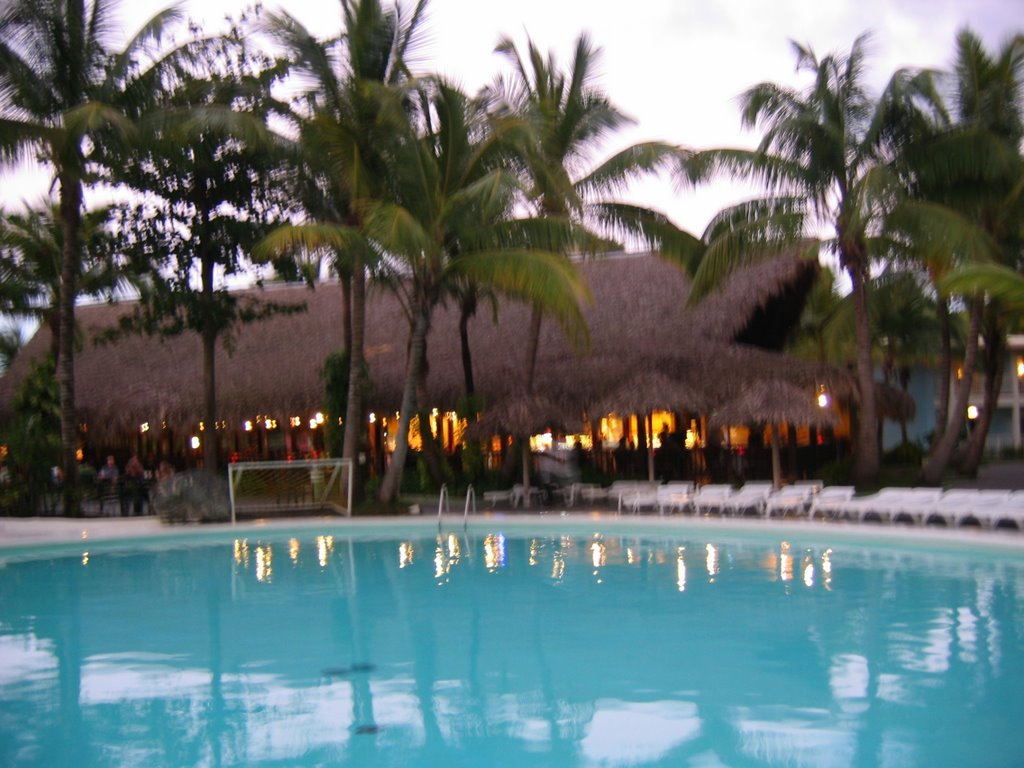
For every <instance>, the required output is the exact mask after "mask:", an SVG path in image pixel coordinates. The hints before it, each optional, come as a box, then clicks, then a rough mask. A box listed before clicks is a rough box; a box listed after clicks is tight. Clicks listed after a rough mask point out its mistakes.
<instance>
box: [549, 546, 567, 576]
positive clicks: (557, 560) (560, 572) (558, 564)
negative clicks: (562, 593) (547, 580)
mask: <svg viewBox="0 0 1024 768" xmlns="http://www.w3.org/2000/svg"><path fill="white" fill-rule="evenodd" d="M551 578H552V579H553V580H554V581H561V580H562V579H564V578H565V555H563V554H562V551H561V550H558V551H556V552H555V556H554V559H553V560H552V561H551Z"/></svg>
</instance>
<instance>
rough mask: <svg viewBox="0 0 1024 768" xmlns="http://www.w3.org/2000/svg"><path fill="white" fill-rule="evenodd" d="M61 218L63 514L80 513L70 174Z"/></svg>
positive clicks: (76, 215)
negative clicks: (62, 246)
mask: <svg viewBox="0 0 1024 768" xmlns="http://www.w3.org/2000/svg"><path fill="white" fill-rule="evenodd" d="M60 218H61V227H62V229H63V236H64V250H63V252H62V254H61V270H60V297H59V316H60V317H59V320H58V325H59V328H60V341H59V349H58V353H57V361H56V363H57V386H58V388H59V391H60V444H61V469H62V471H63V479H64V514H66V515H70V516H75V517H77V515H78V501H77V498H76V495H75V487H76V485H77V484H78V457H77V449H78V418H77V414H76V413H75V298H76V297H77V295H78V269H79V264H80V262H81V259H80V253H79V233H80V230H81V222H82V182H81V181H80V180H79V179H78V178H77V177H75V176H73V175H71V174H65V175H61V177H60Z"/></svg>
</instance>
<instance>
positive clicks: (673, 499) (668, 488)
mask: <svg viewBox="0 0 1024 768" xmlns="http://www.w3.org/2000/svg"><path fill="white" fill-rule="evenodd" d="M694 492H695V491H694V485H693V483H687V482H682V481H675V482H671V483H666V484H665V485H659V486H658V514H659V515H664V514H665V511H666V510H668V512H669V514H671V513H672V512H680V513H682V512H684V511H686V508H687V507H689V506H690V500H691V499H692V498H693V494H694Z"/></svg>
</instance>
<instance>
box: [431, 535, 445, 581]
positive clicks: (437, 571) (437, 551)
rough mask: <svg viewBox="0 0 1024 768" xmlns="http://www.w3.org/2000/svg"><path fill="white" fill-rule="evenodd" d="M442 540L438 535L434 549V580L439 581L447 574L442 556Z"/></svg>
mask: <svg viewBox="0 0 1024 768" xmlns="http://www.w3.org/2000/svg"><path fill="white" fill-rule="evenodd" d="M442 541H443V539H442V538H441V536H440V535H439V536H438V537H437V546H436V547H434V578H435V579H441V577H442V576H444V575H445V574H446V573H447V572H448V563H447V560H446V558H445V556H444V545H443V544H442Z"/></svg>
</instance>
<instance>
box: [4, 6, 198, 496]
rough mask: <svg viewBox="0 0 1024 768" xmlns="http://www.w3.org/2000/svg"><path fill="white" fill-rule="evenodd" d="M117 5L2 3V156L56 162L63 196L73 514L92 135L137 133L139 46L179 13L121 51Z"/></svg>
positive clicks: (63, 334)
mask: <svg viewBox="0 0 1024 768" xmlns="http://www.w3.org/2000/svg"><path fill="white" fill-rule="evenodd" d="M116 5H117V3H116V1H115V0H92V2H89V3H87V2H85V0H13V1H12V2H8V3H5V4H4V6H3V8H2V10H0V99H2V102H0V161H2V162H5V163H6V162H11V161H15V160H19V159H21V158H40V159H41V160H42V161H43V162H45V163H46V164H47V165H48V166H49V167H50V169H51V171H52V173H53V178H54V182H55V185H56V186H57V191H58V196H59V207H60V221H61V226H62V228H63V243H62V254H61V277H60V283H61V292H60V304H59V317H60V320H59V326H60V333H59V335H60V349H59V353H58V358H57V379H58V383H59V388H60V404H61V443H62V467H63V470H64V479H65V489H66V493H65V509H66V510H67V511H68V512H73V511H74V508H75V507H74V504H75V502H74V494H73V493H72V490H73V487H74V485H75V482H76V479H77V472H78V465H77V461H76V455H75V453H76V448H77V442H78V425H77V420H76V416H75V389H74V384H75V376H74V344H73V328H74V323H75V300H76V298H77V297H78V272H79V264H80V262H81V226H82V201H83V190H84V187H85V184H86V179H87V172H88V170H89V165H90V157H89V154H88V153H89V141H88V140H89V139H90V137H93V136H95V135H96V134H97V133H99V132H111V133H113V134H115V135H120V136H126V135H128V134H129V133H130V125H129V123H128V121H127V120H126V119H125V117H124V115H123V113H122V112H121V111H120V108H119V105H120V103H122V102H123V100H124V98H125V96H126V94H133V93H137V92H144V91H146V90H147V86H145V81H148V80H151V77H152V69H153V68H149V69H146V68H143V67H140V61H141V58H140V54H143V53H152V51H150V50H149V48H150V47H151V46H152V45H155V44H159V41H160V38H161V35H162V33H163V31H164V30H165V28H166V27H167V25H168V24H170V23H172V22H174V21H176V20H177V19H178V18H179V13H178V11H177V10H175V9H173V8H171V9H168V10H165V11H162V12H160V13H158V14H157V15H155V16H154V17H153V18H152V19H150V20H149V21H148V22H146V23H145V24H144V25H143V27H142V28H141V30H140V31H139V32H138V33H137V34H136V35H135V36H134V37H133V38H132V39H131V40H130V41H129V42H128V43H127V45H126V46H125V47H124V48H123V49H122V50H120V51H117V50H115V49H113V48H112V43H111V30H112V26H113V25H112V23H111V22H112V21H113V13H114V10H115V9H116ZM150 60H152V59H150ZM139 84H142V87H141V88H139V89H138V90H136V88H135V86H138V85H139Z"/></svg>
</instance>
